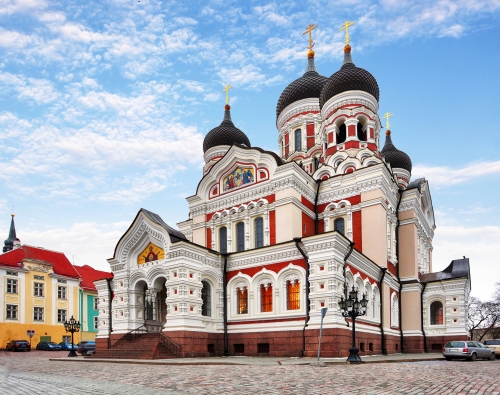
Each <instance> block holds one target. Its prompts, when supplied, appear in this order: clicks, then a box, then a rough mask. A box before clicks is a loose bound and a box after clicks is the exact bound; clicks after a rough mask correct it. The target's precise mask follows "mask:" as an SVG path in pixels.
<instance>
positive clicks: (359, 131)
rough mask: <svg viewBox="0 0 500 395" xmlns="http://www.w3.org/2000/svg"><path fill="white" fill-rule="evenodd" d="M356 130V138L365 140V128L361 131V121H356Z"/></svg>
mask: <svg viewBox="0 0 500 395" xmlns="http://www.w3.org/2000/svg"><path fill="white" fill-rule="evenodd" d="M356 131H357V134H358V140H360V141H366V130H365V131H363V125H362V124H361V122H358V124H357V125H356Z"/></svg>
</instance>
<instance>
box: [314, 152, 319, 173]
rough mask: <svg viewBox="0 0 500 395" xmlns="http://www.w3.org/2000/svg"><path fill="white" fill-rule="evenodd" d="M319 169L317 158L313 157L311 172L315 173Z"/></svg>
mask: <svg viewBox="0 0 500 395" xmlns="http://www.w3.org/2000/svg"><path fill="white" fill-rule="evenodd" d="M318 169H319V156H315V157H314V169H313V171H316V170H318Z"/></svg>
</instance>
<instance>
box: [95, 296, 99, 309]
mask: <svg viewBox="0 0 500 395" xmlns="http://www.w3.org/2000/svg"><path fill="white" fill-rule="evenodd" d="M94 310H99V298H98V297H97V296H96V297H95V298H94Z"/></svg>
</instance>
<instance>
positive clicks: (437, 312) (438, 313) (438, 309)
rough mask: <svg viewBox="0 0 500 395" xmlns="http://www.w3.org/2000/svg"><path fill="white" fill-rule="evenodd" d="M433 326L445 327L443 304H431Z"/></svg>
mask: <svg viewBox="0 0 500 395" xmlns="http://www.w3.org/2000/svg"><path fill="white" fill-rule="evenodd" d="M431 325H443V304H442V303H441V302H438V301H436V302H432V303H431Z"/></svg>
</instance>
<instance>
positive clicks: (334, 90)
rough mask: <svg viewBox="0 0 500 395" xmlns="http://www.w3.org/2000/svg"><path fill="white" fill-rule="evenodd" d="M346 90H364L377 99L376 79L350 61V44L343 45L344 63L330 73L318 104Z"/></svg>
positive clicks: (321, 105)
mask: <svg viewBox="0 0 500 395" xmlns="http://www.w3.org/2000/svg"><path fill="white" fill-rule="evenodd" d="M347 91H365V92H367V93H369V94H370V95H372V96H373V97H374V98H375V99H376V100H377V101H378V100H379V96H380V92H379V89H378V84H377V80H376V79H375V77H373V75H371V74H370V73H369V72H368V71H366V70H365V69H361V68H359V67H356V66H355V65H354V63H353V62H352V57H351V46H350V45H349V44H348V45H346V46H345V47H344V64H343V65H342V67H341V68H340V70H339V71H337V72H336V73H334V74H332V76H331V77H330V78H328V81H327V82H326V84H325V86H324V88H323V90H322V91H321V95H320V97H319V106H320V108H323V105H324V104H325V103H326V102H327V101H328V100H330V99H331V98H332V97H334V96H335V95H338V94H339V93H342V92H347Z"/></svg>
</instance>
